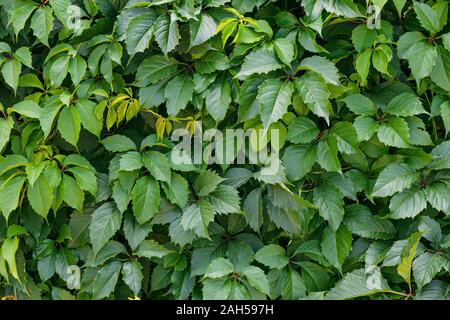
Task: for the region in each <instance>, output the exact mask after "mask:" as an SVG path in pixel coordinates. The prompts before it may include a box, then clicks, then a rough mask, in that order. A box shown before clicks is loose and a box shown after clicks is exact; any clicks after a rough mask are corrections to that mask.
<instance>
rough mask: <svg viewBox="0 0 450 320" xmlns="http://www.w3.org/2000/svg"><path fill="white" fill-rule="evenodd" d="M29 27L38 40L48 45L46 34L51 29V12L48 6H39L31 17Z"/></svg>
mask: <svg viewBox="0 0 450 320" xmlns="http://www.w3.org/2000/svg"><path fill="white" fill-rule="evenodd" d="M31 29H33V33H34V35H35V36H36V38H38V40H39V41H40V42H42V43H43V44H45V45H46V46H47V47H49V44H48V36H49V35H50V32H51V31H52V30H53V12H52V9H51V8H50V7H49V6H44V7H40V8H39V9H37V10H36V12H35V13H34V14H33V17H32V18H31Z"/></svg>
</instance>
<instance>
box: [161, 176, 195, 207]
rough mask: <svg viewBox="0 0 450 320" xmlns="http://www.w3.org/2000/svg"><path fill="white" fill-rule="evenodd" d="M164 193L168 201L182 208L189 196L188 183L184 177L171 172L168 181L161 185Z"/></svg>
mask: <svg viewBox="0 0 450 320" xmlns="http://www.w3.org/2000/svg"><path fill="white" fill-rule="evenodd" d="M162 187H163V189H164V193H165V194H166V197H167V199H169V201H170V202H172V203H174V204H176V205H178V206H179V207H180V208H184V207H185V206H186V205H187V202H188V197H189V185H188V182H187V181H186V179H184V178H183V177H182V176H180V175H179V174H177V173H175V172H172V174H171V179H170V183H168V184H163V185H162Z"/></svg>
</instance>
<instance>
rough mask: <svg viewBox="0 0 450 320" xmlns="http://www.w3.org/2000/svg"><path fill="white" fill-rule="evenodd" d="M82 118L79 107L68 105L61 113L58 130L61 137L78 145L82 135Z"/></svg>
mask: <svg viewBox="0 0 450 320" xmlns="http://www.w3.org/2000/svg"><path fill="white" fill-rule="evenodd" d="M80 130H81V119H80V114H79V112H78V109H77V108H75V107H66V108H64V109H63V110H62V111H61V113H60V114H59V118H58V131H59V133H60V134H61V137H62V138H63V139H64V140H66V141H67V142H69V143H70V144H71V145H73V146H75V147H76V146H77V143H78V139H79V137H80Z"/></svg>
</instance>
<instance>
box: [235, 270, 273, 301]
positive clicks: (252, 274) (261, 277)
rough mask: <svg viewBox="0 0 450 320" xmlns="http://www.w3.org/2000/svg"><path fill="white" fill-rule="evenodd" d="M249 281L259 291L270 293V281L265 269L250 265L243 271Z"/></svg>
mask: <svg viewBox="0 0 450 320" xmlns="http://www.w3.org/2000/svg"><path fill="white" fill-rule="evenodd" d="M242 274H243V275H244V276H245V278H246V279H247V281H248V283H249V284H250V285H251V286H252V287H254V288H255V289H256V290H258V291H259V292H262V293H264V294H265V295H270V288H269V281H268V280H267V277H266V275H265V274H264V271H262V270H261V269H260V268H258V267H255V266H248V267H247V268H245V269H244V271H242Z"/></svg>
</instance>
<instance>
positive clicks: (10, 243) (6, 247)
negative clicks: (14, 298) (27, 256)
mask: <svg viewBox="0 0 450 320" xmlns="http://www.w3.org/2000/svg"><path fill="white" fill-rule="evenodd" d="M17 249H19V238H18V237H14V238H11V239H6V240H4V242H3V245H2V250H1V253H2V258H3V259H5V260H6V262H7V263H8V267H9V272H11V274H12V276H13V277H14V278H16V279H18V280H19V274H18V270H17V262H16V252H17Z"/></svg>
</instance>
